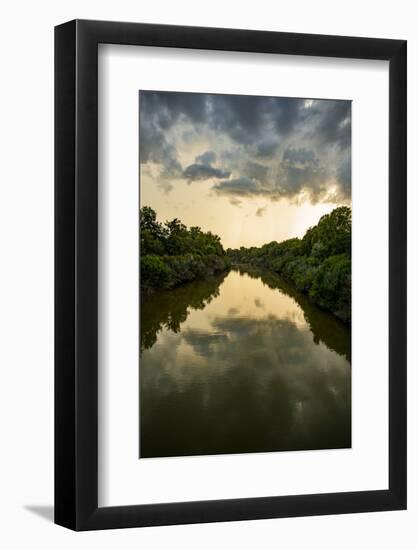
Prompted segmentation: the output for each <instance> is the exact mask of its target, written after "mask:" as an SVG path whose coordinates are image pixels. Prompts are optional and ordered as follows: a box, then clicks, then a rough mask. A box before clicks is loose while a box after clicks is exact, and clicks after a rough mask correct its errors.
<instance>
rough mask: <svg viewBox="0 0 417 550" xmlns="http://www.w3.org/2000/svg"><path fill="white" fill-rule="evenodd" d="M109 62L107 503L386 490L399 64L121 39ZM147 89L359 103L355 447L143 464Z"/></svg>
mask: <svg viewBox="0 0 417 550" xmlns="http://www.w3.org/2000/svg"><path fill="white" fill-rule="evenodd" d="M99 61H100V65H99V82H100V84H99V90H100V95H99V98H100V99H99V109H100V116H99V120H100V131H99V135H100V138H101V141H100V154H99V166H100V174H101V178H100V194H99V197H100V201H99V205H100V206H99V243H100V246H99V266H100V269H99V288H100V290H99V304H100V310H99V323H100V324H99V504H100V505H101V506H120V505H123V504H140V503H158V502H180V501H182V500H188V501H192V500H194V501H195V500H207V499H221V498H243V497H257V496H258V497H259V496H271V495H290V494H306V493H307V494H308V493H319V492H327V493H333V492H340V491H359V490H370V489H374V490H376V489H386V488H387V487H388V399H387V395H388V347H387V341H388V246H387V243H388V150H387V148H388V71H387V68H388V67H387V65H388V64H387V63H386V62H381V61H361V60H354V61H352V60H340V59H323V58H314V59H313V58H308V57H302V58H301V57H297V56H271V55H255V54H252V55H248V54H244V53H237V52H235V53H230V52H222V53H220V52H217V53H216V55H215V56H213V54H212V53H209V52H201V51H186V52H184V51H181V50H176V51H173V50H172V49H171V50H169V49H168V50H167V49H163V48H143V47H131V46H130V47H129V46H128V47H122V46H114V45H113V46H109V45H106V46H102V47H100V50H99ZM138 89H145V90H146V89H151V90H161V89H170V90H177V91H179V90H184V91H189V92H190V91H194V92H213V93H236V94H237V93H245V94H250V95H257V94H264V95H269V96H273V95H278V94H280V95H283V96H289V97H300V96H304V97H306V98H320V97H329V98H333V99H351V100H352V101H353V103H352V158H353V163H352V180H353V190H352V191H353V236H352V237H353V239H352V245H353V277H352V287H353V294H352V312H353V315H352V328H353V331H352V344H353V345H352V351H353V353H352V372H353V375H352V448H351V449H343V450H342V449H339V450H333V451H329V450H325V451H304V452H286V453H282V452H281V453H246V454H240V455H229V456H222V455H217V456H200V457H186V458H184V457H180V458H169V459H167V458H160V459H152V460H150V459H147V460H138V458H137V454H138V448H139V441H138V435H139V425H138V424H139V422H138V420H139V419H138V410H139V404H138V349H139V341H138V338H139V326H138V308H139V306H138V303H139V297H138V294H139V288H138V265H139V250H138V248H139V247H138V232H139V228H138V211H139V204H138V203H139V197H138V171H139V170H138V143H137V138H138ZM376 128H377V131H376ZM121 136H123V139H121ZM370 143H371V144H372V147H369V144H370ZM369 205H372V224H370V223H369ZM381 237H382V238H381ZM369 250H372V254H369ZM375 273H378V274H379V275H378V277H375V275H374V274H375ZM139 369H140V361H139ZM120 426H123V429H122V430H121V429H120ZM249 472H250V474H249ZM341 472H343V475H341ZM156 481H157V482H156Z"/></svg>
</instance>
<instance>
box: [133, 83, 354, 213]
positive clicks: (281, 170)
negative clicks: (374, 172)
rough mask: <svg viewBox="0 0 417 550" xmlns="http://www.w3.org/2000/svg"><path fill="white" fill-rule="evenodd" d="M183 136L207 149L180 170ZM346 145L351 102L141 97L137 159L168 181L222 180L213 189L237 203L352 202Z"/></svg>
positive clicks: (185, 95) (179, 95) (166, 95)
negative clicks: (248, 199) (156, 168)
mask: <svg viewBox="0 0 417 550" xmlns="http://www.w3.org/2000/svg"><path fill="white" fill-rule="evenodd" d="M177 128H180V130H179V131H177ZM181 136H182V137H181ZM185 137H186V139H185ZM181 139H182V140H183V141H182V143H183V144H184V141H185V143H186V144H192V143H193V142H197V141H198V140H202V141H203V142H204V141H205V142H206V144H208V147H209V149H208V150H206V151H204V150H203V152H201V153H200V154H199V155H197V156H196V158H195V161H194V163H192V164H190V165H189V166H186V167H182V166H181V163H180V162H179V154H178V147H179V146H180V140H181ZM350 144H351V103H350V102H349V101H333V100H304V99H297V98H271V97H255V96H232V95H211V94H192V93H176V92H141V94H140V162H141V164H146V163H147V162H154V163H157V164H159V165H160V166H161V174H162V176H163V177H164V178H165V179H167V178H168V179H169V178H172V179H174V178H182V179H185V180H187V181H188V182H193V181H204V180H209V179H211V178H215V179H219V180H222V181H219V182H218V183H217V184H215V185H214V186H213V190H214V191H215V193H216V194H218V195H226V196H227V195H228V196H229V197H230V198H234V199H235V200H236V197H238V196H240V197H249V196H264V197H265V198H269V199H271V200H279V199H280V198H289V199H297V197H298V196H300V197H301V196H302V197H304V198H306V197H307V198H308V199H309V200H310V201H312V202H317V201H321V200H323V201H325V200H329V197H330V196H331V197H333V199H334V198H335V197H337V200H341V201H349V200H350V155H351V154H350ZM183 146H184V147H185V146H189V145H183ZM330 187H331V188H332V191H331V193H330V191H329V189H330Z"/></svg>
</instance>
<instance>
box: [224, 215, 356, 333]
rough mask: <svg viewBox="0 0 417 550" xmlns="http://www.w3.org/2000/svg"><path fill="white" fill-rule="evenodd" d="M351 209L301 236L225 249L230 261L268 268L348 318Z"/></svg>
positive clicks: (338, 314)
mask: <svg viewBox="0 0 417 550" xmlns="http://www.w3.org/2000/svg"><path fill="white" fill-rule="evenodd" d="M351 218H352V213H351V209H350V208H348V207H346V206H342V207H339V208H335V209H334V210H333V211H332V212H331V213H330V214H326V215H325V216H323V217H322V218H321V219H320V221H319V223H318V224H317V225H316V226H314V227H311V228H310V229H309V230H308V231H307V232H306V234H305V235H304V237H303V238H302V239H298V238H295V239H289V240H286V241H283V242H280V243H278V242H271V243H268V244H265V245H263V246H261V247H260V248H257V247H250V248H245V247H240V249H237V250H236V249H228V250H227V255H228V257H229V258H230V260H231V262H232V263H233V264H235V265H236V264H240V265H242V264H243V265H245V264H246V265H254V266H259V267H263V268H266V269H270V270H271V271H274V272H275V273H278V274H279V275H280V276H281V277H282V278H283V279H285V280H286V281H288V282H290V283H291V284H293V285H294V286H295V288H296V289H297V290H299V291H300V292H302V293H304V294H306V295H308V297H309V298H310V299H311V300H312V301H313V302H314V303H316V304H318V305H319V306H321V307H323V308H325V309H327V310H329V311H331V312H332V313H333V314H334V315H336V317H338V318H339V319H341V320H342V321H345V322H350V320H351Z"/></svg>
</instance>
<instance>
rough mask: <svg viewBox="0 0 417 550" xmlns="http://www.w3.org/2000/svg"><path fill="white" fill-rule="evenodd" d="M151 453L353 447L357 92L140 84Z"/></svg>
mask: <svg viewBox="0 0 417 550" xmlns="http://www.w3.org/2000/svg"><path fill="white" fill-rule="evenodd" d="M139 162H140V174H139V186H140V212H139V221H140V224H139V225H140V235H139V256H140V281H139V284H140V312H139V314H140V358H139V431H140V433H139V458H141V459H142V458H155V457H175V456H177V457H178V456H190V455H213V454H229V453H255V452H277V451H301V450H315V449H340V448H349V447H350V446H351V214H352V213H351V102H350V101H347V100H346V101H345V100H333V99H310V98H287V97H266V96H245V95H222V94H204V93H186V92H166V91H142V90H141V91H140V92H139Z"/></svg>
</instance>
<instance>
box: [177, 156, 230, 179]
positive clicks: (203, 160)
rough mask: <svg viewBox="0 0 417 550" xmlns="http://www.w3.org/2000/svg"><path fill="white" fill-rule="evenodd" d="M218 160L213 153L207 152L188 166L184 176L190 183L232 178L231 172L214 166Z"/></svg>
mask: <svg viewBox="0 0 417 550" xmlns="http://www.w3.org/2000/svg"><path fill="white" fill-rule="evenodd" d="M215 160H216V154H215V153H214V152H213V151H206V152H205V153H202V154H201V155H198V156H197V157H196V158H195V162H194V163H193V164H190V166H187V168H185V170H184V172H183V176H184V178H185V179H186V180H188V182H189V183H191V182H193V181H199V180H208V179H210V178H216V179H222V178H228V177H229V176H230V171H229V170H222V169H221V168H216V167H214V166H212V163H213V162H214V161H215Z"/></svg>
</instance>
